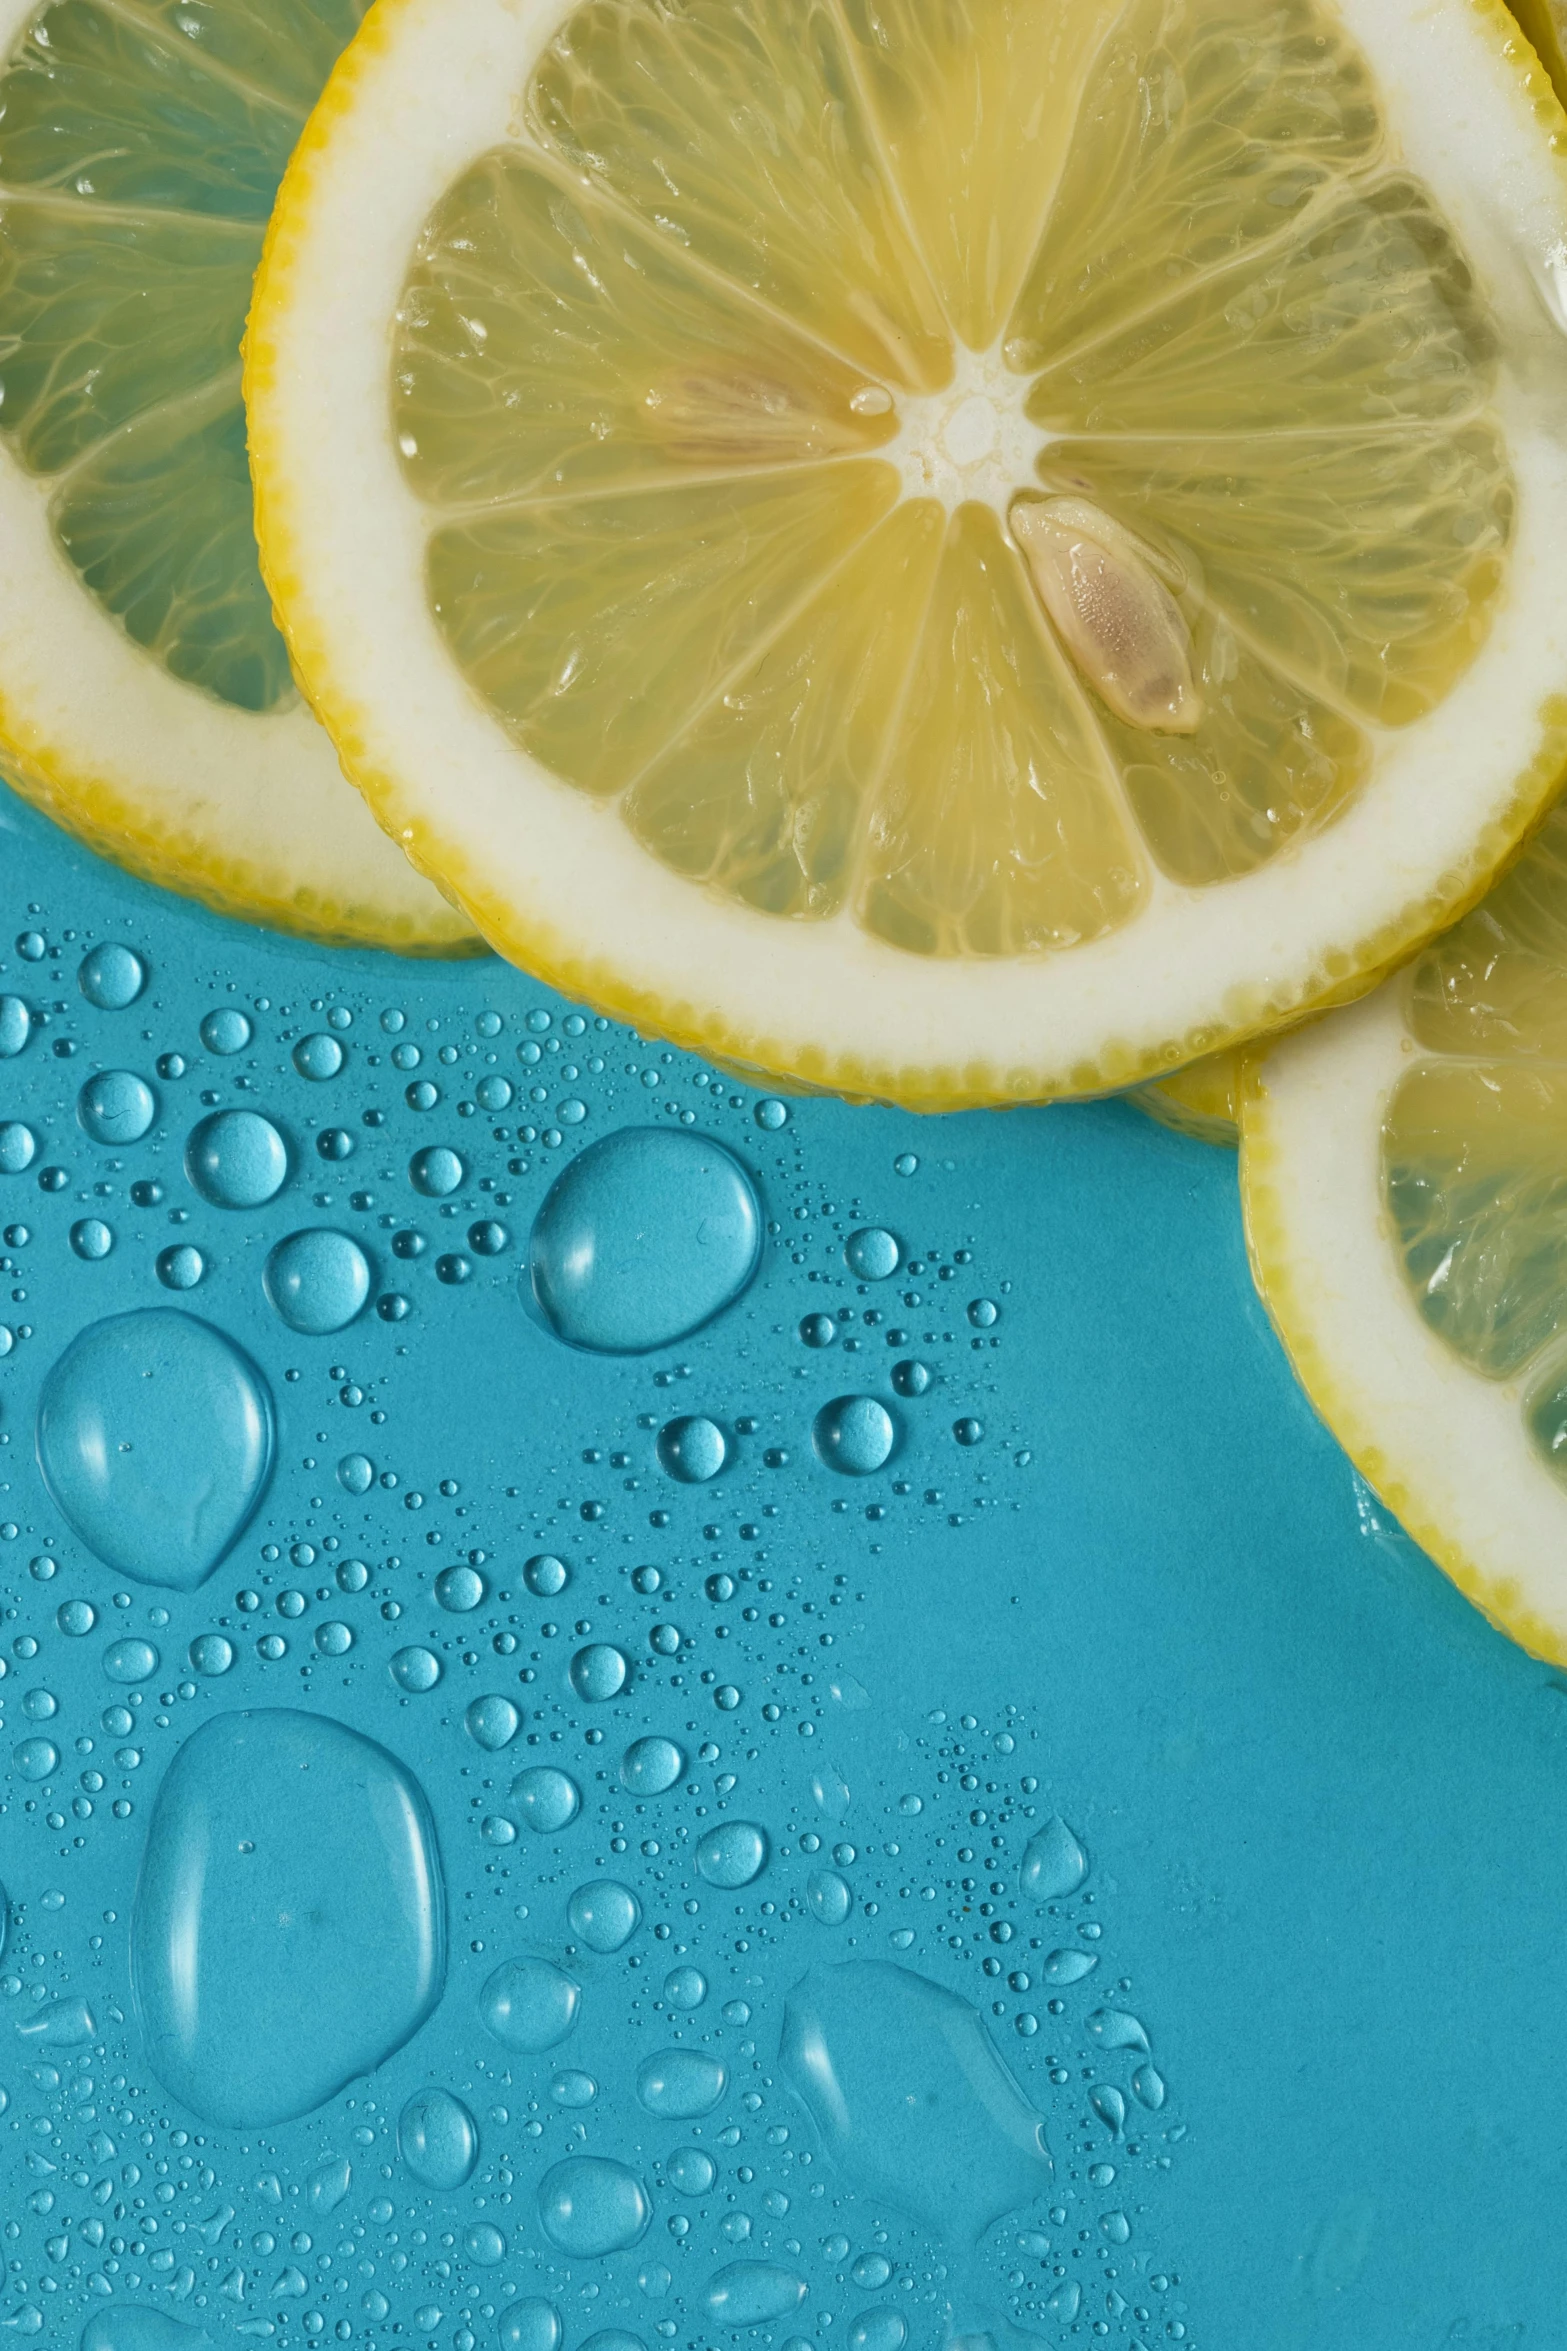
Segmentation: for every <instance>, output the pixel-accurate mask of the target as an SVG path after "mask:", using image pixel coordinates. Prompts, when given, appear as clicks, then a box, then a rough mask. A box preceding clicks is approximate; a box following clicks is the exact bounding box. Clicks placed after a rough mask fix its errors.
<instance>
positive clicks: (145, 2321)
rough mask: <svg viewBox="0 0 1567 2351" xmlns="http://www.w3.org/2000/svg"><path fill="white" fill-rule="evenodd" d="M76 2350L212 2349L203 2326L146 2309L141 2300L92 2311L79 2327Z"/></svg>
mask: <svg viewBox="0 0 1567 2351" xmlns="http://www.w3.org/2000/svg"><path fill="white" fill-rule="evenodd" d="M79 2351H213V2344H212V2337H211V2336H210V2335H209V2334H208V2332H207V2330H206V2328H205V2327H202V2326H190V2325H188V2324H187V2323H186V2321H185V2320H184V2319H182V2318H171V2317H170V2316H169V2313H168V2312H167V2311H166V2310H149V2309H148V2308H147V2306H146V2304H145V2303H142V2302H121V2303H117V2304H116V2305H115V2307H114V2308H113V2309H112V2310H98V2311H95V2312H94V2313H93V2315H92V2317H91V2318H90V2319H89V2320H88V2321H87V2324H86V2326H85V2327H84V2328H83V2329H82V2339H81V2344H80V2346H79Z"/></svg>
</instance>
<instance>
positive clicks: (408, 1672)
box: [386, 1648, 441, 1698]
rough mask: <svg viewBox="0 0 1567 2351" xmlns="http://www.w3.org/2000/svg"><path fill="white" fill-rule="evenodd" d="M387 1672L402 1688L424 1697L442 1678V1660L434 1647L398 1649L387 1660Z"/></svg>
mask: <svg viewBox="0 0 1567 2351" xmlns="http://www.w3.org/2000/svg"><path fill="white" fill-rule="evenodd" d="M386 1670H387V1672H388V1673H389V1674H390V1675H391V1677H392V1679H393V1681H394V1682H395V1683H396V1684H397V1687H398V1688H399V1689H400V1690H407V1691H409V1692H410V1693H411V1695H412V1696H414V1697H416V1698H422V1697H423V1696H424V1694H425V1692H426V1691H427V1690H433V1689H434V1688H435V1685H436V1683H437V1682H438V1681H439V1680H440V1678H441V1661H440V1659H439V1658H438V1657H437V1656H436V1654H435V1652H434V1650H433V1649H417V1648H415V1649H397V1650H394V1651H393V1653H392V1655H391V1657H390V1658H389V1659H388V1661H387V1669H386Z"/></svg>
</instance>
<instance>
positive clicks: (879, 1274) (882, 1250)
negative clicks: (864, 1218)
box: [843, 1224, 903, 1282]
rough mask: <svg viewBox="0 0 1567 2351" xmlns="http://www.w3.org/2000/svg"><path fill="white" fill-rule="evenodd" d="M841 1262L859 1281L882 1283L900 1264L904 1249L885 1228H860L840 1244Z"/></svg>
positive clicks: (895, 1237) (865, 1226) (895, 1235)
mask: <svg viewBox="0 0 1567 2351" xmlns="http://www.w3.org/2000/svg"><path fill="white" fill-rule="evenodd" d="M843 1262H844V1264H845V1265H846V1266H847V1267H848V1269H849V1271H850V1273H852V1274H854V1275H856V1276H857V1278H858V1279H859V1280H860V1281H862V1282H884V1281H886V1280H887V1279H888V1277H889V1275H891V1274H895V1273H896V1272H897V1270H898V1268H899V1266H900V1265H901V1264H902V1263H903V1246H902V1243H901V1242H900V1241H899V1239H898V1236H897V1234H896V1233H889V1232H888V1231H887V1229H886V1227H885V1226H884V1225H874V1224H871V1225H861V1226H860V1228H859V1229H858V1231H857V1232H852V1233H851V1234H850V1235H849V1238H848V1239H847V1241H845V1243H844V1245H843Z"/></svg>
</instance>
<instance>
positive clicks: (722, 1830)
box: [696, 1820, 767, 1892]
mask: <svg viewBox="0 0 1567 2351" xmlns="http://www.w3.org/2000/svg"><path fill="white" fill-rule="evenodd" d="M766 1862H767V1831H766V1830H765V1829H761V1828H758V1827H757V1825H756V1823H755V1821H751V1820H726V1821H721V1822H720V1823H719V1825H718V1827H717V1828H716V1829H709V1830H708V1832H707V1834H706V1836H705V1837H703V1838H701V1839H700V1841H699V1842H698V1845H697V1849H696V1866H697V1870H698V1872H699V1874H700V1875H701V1876H702V1877H704V1878H706V1880H707V1882H708V1884H709V1885H710V1886H722V1887H724V1888H726V1889H727V1890H729V1891H731V1892H732V1891H734V1890H735V1889H736V1888H737V1887H740V1886H748V1885H749V1884H750V1883H751V1880H752V1879H753V1878H754V1877H759V1876H760V1874H761V1872H762V1870H763V1868H764V1867H765V1866H766Z"/></svg>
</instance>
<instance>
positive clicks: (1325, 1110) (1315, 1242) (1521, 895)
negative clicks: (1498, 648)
mask: <svg viewBox="0 0 1567 2351" xmlns="http://www.w3.org/2000/svg"><path fill="white" fill-rule="evenodd" d="M1241 1168H1242V1182H1243V1187H1244V1193H1245V1200H1246V1218H1247V1229H1248V1233H1249V1236H1250V1242H1251V1251H1252V1259H1253V1263H1254V1266H1255V1268H1256V1273H1257V1280H1258V1284H1259V1286H1260V1288H1261V1291H1262V1295H1263V1297H1264V1299H1265V1301H1266V1303H1267V1306H1268V1309H1269V1312H1270V1313H1271V1314H1272V1316H1273V1319H1274V1321H1275V1323H1276V1324H1277V1326H1278V1328H1279V1331H1280V1333H1281V1335H1282V1337H1283V1339H1284V1343H1285V1345H1286V1347H1287V1348H1288V1349H1289V1352H1290V1354H1291V1356H1292V1357H1293V1359H1294V1362H1295V1366H1296V1369H1297V1370H1298V1371H1299V1373H1300V1376H1301V1379H1302V1380H1303V1382H1304V1383H1305V1386H1306V1389H1307V1391H1308V1393H1309V1394H1310V1396H1311V1398H1312V1401H1313V1402H1314V1403H1315V1405H1316V1406H1317V1409H1318V1411H1319V1412H1320V1413H1321V1414H1322V1416H1323V1418H1324V1419H1325V1420H1326V1421H1327V1422H1328V1424H1329V1426H1330V1427H1331V1428H1332V1429H1333V1431H1334V1433H1335V1434H1336V1435H1337V1437H1338V1438H1339V1440H1340V1442H1341V1443H1342V1444H1343V1445H1344V1446H1345V1448H1346V1449H1347V1450H1348V1452H1349V1453H1350V1454H1351V1456H1352V1457H1353V1459H1354V1461H1355V1462H1356V1464H1357V1466H1358V1467H1359V1468H1360V1470H1361V1471H1362V1472H1363V1474H1364V1475H1365V1477H1366V1478H1367V1479H1368V1480H1369V1481H1370V1483H1371V1484H1372V1485H1373V1486H1374V1487H1375V1488H1376V1490H1377V1492H1378V1493H1379V1494H1380V1495H1381V1496H1382V1498H1383V1500H1384V1501H1385V1502H1387V1503H1388V1504H1389V1506H1390V1507H1391V1508H1392V1509H1393V1510H1394V1511H1396V1512H1397V1514H1398V1516H1399V1517H1400V1518H1401V1519H1402V1520H1403V1522H1404V1524H1405V1526H1406V1527H1407V1528H1408V1529H1409V1532H1410V1533H1411V1534H1412V1535H1414V1536H1415V1538H1416V1539H1417V1541H1419V1542H1420V1543H1421V1544H1422V1545H1423V1546H1424V1547H1425V1549H1426V1550H1427V1551H1429V1552H1430V1553H1431V1556H1432V1557H1433V1558H1434V1559H1436V1560H1437V1561H1438V1562H1439V1563H1440V1564H1441V1565H1442V1566H1443V1567H1444V1568H1446V1570H1447V1572H1448V1574H1449V1575H1450V1576H1452V1578H1453V1579H1454V1581H1455V1582H1456V1583H1457V1584H1459V1585H1460V1586H1461V1587H1462V1588H1463V1590H1464V1591H1466V1592H1467V1593H1468V1594H1469V1595H1470V1597H1471V1599H1473V1600H1475V1601H1476V1602H1477V1603H1478V1604H1479V1606H1480V1607H1482V1608H1483V1609H1484V1610H1485V1612H1486V1614H1487V1615H1488V1616H1489V1617H1490V1618H1491V1619H1492V1620H1493V1622H1494V1623H1496V1624H1498V1625H1500V1626H1502V1628H1503V1629H1504V1630H1505V1631H1507V1632H1509V1633H1511V1634H1512V1636H1513V1638H1514V1639H1515V1640H1518V1641H1521V1642H1522V1643H1523V1644H1524V1646H1525V1647H1526V1648H1528V1649H1532V1650H1534V1651H1535V1652H1536V1654H1537V1655H1539V1656H1542V1657H1551V1658H1554V1659H1556V1660H1557V1661H1558V1662H1559V1663H1567V803H1564V804H1563V806H1562V807H1560V808H1558V809H1557V810H1556V811H1555V812H1554V813H1553V814H1552V815H1551V816H1550V818H1549V819H1548V820H1547V822H1546V824H1545V826H1544V828H1543V829H1542V831H1541V833H1540V834H1539V836H1538V838H1537V839H1536V840H1535V842H1534V843H1533V844H1532V845H1531V846H1530V848H1529V849H1528V850H1527V852H1526V853H1525V855H1524V857H1523V858H1522V859H1521V860H1520V862H1519V863H1518V864H1517V865H1516V866H1515V867H1514V868H1513V870H1512V872H1511V873H1509V874H1508V875H1507V876H1506V878H1505V879H1504V880H1503V881H1501V882H1499V883H1498V884H1497V885H1496V887H1495V888H1494V889H1493V890H1492V891H1491V893H1490V895H1489V896H1488V897H1487V898H1486V899H1485V900H1484V902H1483V903H1482V904H1481V905H1480V906H1478V907H1477V908H1476V909H1475V911H1474V912H1473V913H1472V914H1470V915H1468V916H1466V917H1465V919H1464V920H1463V921H1462V922H1461V923H1459V924H1458V925H1457V927H1456V928H1455V929H1454V930H1452V931H1450V932H1448V933H1447V935H1446V936H1445V937H1444V938H1441V939H1439V940H1437V941H1436V942H1435V943H1434V944H1433V945H1432V946H1430V947H1428V948H1427V949H1426V951H1425V952H1424V954H1422V955H1421V956H1420V957H1419V958H1418V959H1417V960H1416V962H1415V963H1414V964H1413V965H1412V966H1411V968H1410V969H1409V970H1408V971H1407V972H1404V973H1401V974H1400V975H1399V976H1398V977H1397V978H1396V979H1394V980H1391V981H1389V982H1388V983H1387V985H1386V986H1384V987H1383V988H1381V989H1379V990H1378V992H1377V993H1376V995H1374V996H1372V997H1369V998H1368V999H1367V1000H1366V1002H1365V1003H1363V1004H1359V1005H1355V1006H1353V1007H1352V1008H1351V1009H1350V1010H1348V1011H1346V1012H1338V1013H1333V1014H1331V1015H1330V1016H1329V1017H1328V1018H1327V1019H1326V1020H1324V1021H1322V1022H1320V1023H1318V1024H1317V1025H1315V1026H1313V1027H1311V1028H1309V1029H1306V1030H1303V1031H1302V1032H1301V1033H1300V1034H1299V1035H1298V1036H1292V1037H1290V1038H1288V1039H1285V1040H1283V1041H1281V1042H1280V1043H1278V1044H1276V1045H1275V1046H1274V1047H1273V1048H1272V1049H1271V1050H1270V1051H1268V1052H1267V1053H1266V1055H1265V1056H1264V1057H1262V1058H1260V1059H1259V1060H1257V1061H1255V1062H1253V1063H1249V1064H1248V1069H1247V1077H1246V1083H1245V1086H1244V1088H1243V1100H1242V1153H1241Z"/></svg>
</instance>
